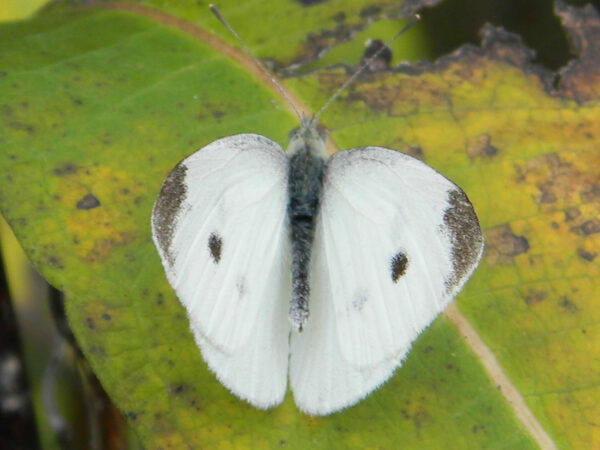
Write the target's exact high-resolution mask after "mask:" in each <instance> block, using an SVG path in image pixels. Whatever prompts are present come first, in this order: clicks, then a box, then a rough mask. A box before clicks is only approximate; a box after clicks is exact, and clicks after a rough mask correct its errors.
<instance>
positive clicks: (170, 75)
mask: <svg viewBox="0 0 600 450" xmlns="http://www.w3.org/2000/svg"><path fill="white" fill-rule="evenodd" d="M329 3H331V2H326V3H324V4H323V5H316V6H313V7H310V8H305V7H303V6H301V5H300V2H287V3H283V2H282V6H279V7H277V8H276V11H272V14H267V15H260V14H258V13H257V12H256V11H257V10H256V9H252V10H251V9H247V8H237V9H236V8H233V7H232V8H231V9H230V10H228V9H227V8H225V7H223V12H224V13H225V12H227V14H226V16H227V17H228V19H230V20H231V22H232V23H233V24H234V26H236V28H239V30H238V31H239V32H240V33H241V34H242V35H243V36H244V38H246V39H248V42H249V44H250V46H251V47H252V48H255V47H254V46H255V45H256V46H257V48H258V50H257V53H258V54H259V55H263V56H264V55H265V54H269V52H272V53H274V54H275V53H280V54H281V55H282V56H281V59H280V60H278V61H279V65H280V66H283V65H286V64H287V63H289V62H290V61H294V60H298V59H299V58H300V59H302V58H304V56H305V53H304V50H303V49H304V47H302V45H301V44H299V43H302V42H305V41H304V40H303V39H304V38H300V37H299V36H300V32H299V31H297V30H298V29H299V28H301V27H300V26H299V25H298V24H299V23H300V21H299V20H298V19H294V20H291V19H288V20H287V24H288V26H289V27H292V29H294V30H296V32H295V34H294V33H288V34H290V35H292V36H293V37H292V38H290V39H292V40H294V42H295V45H291V44H290V45H287V44H289V41H287V40H285V39H288V38H287V37H286V38H285V39H283V37H282V36H286V34H285V33H284V32H283V29H284V28H285V24H282V23H281V22H282V20H281V18H282V17H290V16H289V15H290V14H291V12H290V11H294V14H301V15H302V14H304V15H306V17H309V18H310V19H311V20H309V21H307V22H305V24H304V25H303V28H302V34H301V36H306V34H307V33H308V32H309V30H311V29H313V27H314V29H321V28H320V27H323V29H327V27H330V26H331V24H332V23H333V22H335V20H334V19H331V14H332V12H331V10H330V9H329V8H330V6H329ZM181 5H182V4H180V6H179V7H178V10H177V11H176V13H177V14H180V15H181V16H183V17H190V18H191V19H192V20H195V21H196V22H197V23H200V24H201V25H204V24H207V27H208V28H211V29H217V28H219V34H224V32H223V30H222V29H220V27H221V26H220V25H219V24H218V23H217V22H216V21H215V20H214V19H211V20H212V21H209V17H210V16H209V15H208V13H207V12H206V11H205V10H204V8H201V7H199V6H197V3H196V2H193V4H192V3H191V2H190V3H189V4H183V5H184V6H181ZM266 5H269V7H271V8H272V5H273V4H272V3H266V2H265V3H260V5H258V6H257V7H258V8H263V9H265V8H267V6H266ZM344 5H345V4H344ZM164 8H166V9H168V8H167V6H164ZM352 8H354V7H352ZM358 10H359V9H353V10H352V11H354V12H353V13H352V14H348V17H350V18H351V19H349V20H352V21H356V22H358V21H359V19H357V18H356V17H360V15H359V14H358V16H357V15H356V14H355V13H356V11H358ZM136 11H137V12H133V13H132V12H124V11H118V10H110V9H104V8H66V7H55V8H52V9H50V10H47V11H45V12H44V13H43V14H41V15H40V16H39V17H38V18H36V19H35V20H32V21H29V22H23V23H18V24H7V25H3V26H2V27H0V54H2V55H3V57H2V60H1V61H0V176H1V177H2V180H3V183H2V186H1V188H0V207H1V210H2V214H3V215H4V216H5V217H6V219H7V220H8V222H9V223H10V225H11V227H12V229H13V230H14V232H15V234H16V235H17V237H18V239H19V241H20V242H21V244H22V246H23V247H24V249H25V251H26V253H27V255H28V256H29V258H30V259H31V260H32V262H33V263H34V265H35V267H36V268H37V269H38V270H39V271H40V272H41V273H42V274H43V275H44V276H45V277H46V278H47V279H48V280H49V281H50V282H51V283H53V284H54V285H55V286H57V287H59V288H61V289H63V290H64V291H65V292H66V294H67V299H68V302H67V312H68V315H69V319H70V322H71V325H72V327H73V330H74V332H75V334H76V336H77V339H78V341H79V342H80V344H81V346H82V348H83V350H84V352H85V353H86V356H87V357H88V359H89V360H90V363H91V364H92V366H93V368H94V370H95V372H96V374H97V375H98V377H99V379H100V380H101V382H102V384H103V385H104V387H105V388H106V390H107V391H108V393H109V394H110V395H111V397H112V398H113V400H114V401H115V402H116V403H117V404H118V405H119V407H120V408H121V409H122V410H123V411H124V413H125V414H126V415H127V417H128V418H129V420H130V423H131V424H132V425H133V426H134V427H135V429H136V431H137V432H138V434H139V435H140V437H141V438H142V440H143V441H144V443H145V445H146V446H147V447H149V448H158V447H164V448H168V447H180V446H183V445H188V446H195V447H209V448H210V447H214V446H231V447H235V448H238V447H267V446H268V447H275V446H280V445H289V446H292V447H305V446H309V445H310V446H313V447H322V448H331V447H334V448H335V447H350V446H352V447H366V446H372V447H375V446H377V447H383V448H390V447H397V446H398V445H401V446H402V447H403V448H424V447H426V448H484V447H485V448H533V447H535V446H536V444H535V442H534V440H533V439H532V437H531V436H530V435H529V434H528V432H527V431H525V428H524V425H523V424H522V422H521V421H520V420H519V419H518V418H517V415H515V412H514V410H513V409H512V407H511V404H510V403H509V402H508V401H507V400H506V399H505V398H504V397H503V396H502V393H501V392H499V391H498V389H497V388H496V386H495V384H494V382H492V380H491V379H490V378H489V377H488V375H487V373H486V371H485V369H484V365H486V361H485V360H484V359H480V358H478V357H476V356H475V353H473V351H472V350H471V348H470V347H469V346H468V345H467V344H468V342H467V341H465V340H463V339H462V337H461V333H459V332H458V331H457V329H456V328H455V325H454V324H453V323H451V322H450V321H449V320H448V319H447V318H446V317H441V318H440V319H438V320H437V321H436V322H434V324H433V325H432V326H431V327H430V328H429V329H428V330H427V331H425V332H424V333H423V335H422V336H421V337H420V338H419V339H418V341H417V342H416V344H415V346H414V348H413V349H412V351H411V352H410V354H409V356H408V359H407V360H406V361H405V363H404V364H403V366H402V367H401V368H400V369H399V370H397V371H396V373H395V375H394V377H393V378H392V379H391V380H390V381H389V382H388V383H387V384H386V385H384V386H383V387H382V388H381V389H379V390H378V391H376V392H375V393H374V394H372V395H371V396H369V397H368V398H367V399H365V400H364V401H363V402H361V403H360V404H358V405H357V406H355V407H353V408H350V409H348V410H346V411H343V412H341V413H338V414H333V415H331V416H328V417H322V418H311V417H308V416H305V415H303V414H301V413H300V412H299V411H298V410H297V409H296V407H295V406H294V403H293V400H292V398H291V395H290V394H288V396H287V398H286V401H285V402H284V404H283V405H282V406H280V407H278V408H275V409H272V410H269V411H259V410H256V409H254V408H252V407H251V406H249V405H247V404H245V403H244V402H242V401H240V400H238V399H237V398H235V397H234V396H232V395H231V394H230V393H229V392H228V391H227V390H226V389H225V388H224V387H223V386H221V385H220V384H219V383H218V381H217V380H216V379H215V377H214V375H213V374H212V373H211V372H210V371H209V370H208V369H207V367H206V365H205V363H204V362H203V360H202V358H201V355H200V353H199V351H198V349H197V348H196V346H195V344H194V342H193V338H192V335H191V333H190V331H189V328H188V321H187V318H186V316H185V311H184V309H183V308H182V307H181V305H180V304H179V302H178V301H177V299H176V298H175V296H174V294H173V292H172V290H171V288H170V287H169V285H168V284H167V282H166V279H165V276H164V273H163V271H162V267H161V265H160V261H159V258H158V255H157V253H156V250H155V249H154V246H153V244H152V242H151V236H150V214H151V210H152V205H153V203H154V201H155V199H156V196H157V194H158V191H159V189H160V186H161V184H162V181H163V180H164V178H165V176H166V175H167V174H168V172H169V171H170V170H171V169H172V168H173V167H174V165H175V164H176V163H177V162H178V161H179V160H180V159H181V158H183V157H185V156H187V155H189V154H191V153H192V152H193V151H195V150H196V149H198V148H200V147H202V146H203V145H205V144H207V143H209V142H210V141H212V140H214V139H216V138H218V137H221V136H226V135H231V134H234V133H239V132H255V133H259V134H263V135H266V136H268V137H270V138H272V139H274V140H276V141H278V142H280V143H281V144H282V145H284V146H285V145H286V142H285V141H286V136H287V133H288V132H289V130H290V129H292V128H294V127H295V126H296V123H297V120H296V119H295V118H294V117H293V116H292V115H290V113H288V112H287V107H286V106H285V105H284V104H282V102H281V101H280V100H279V99H278V98H277V97H275V96H274V94H273V89H272V87H271V86H270V85H269V84H268V83H266V82H264V81H263V80H262V79H257V78H256V76H255V75H254V73H255V72H254V71H255V69H254V67H251V65H250V64H246V63H244V62H242V63H240V62H237V61H234V60H232V59H230V58H229V57H227V56H225V54H224V51H225V49H226V47H223V46H222V44H220V43H219V42H214V41H209V40H208V37H207V36H206V35H202V34H198V33H196V34H191V33H190V32H186V30H187V31H190V30H189V29H186V28H185V27H184V26H183V25H182V24H181V22H177V21H176V20H171V21H169V22H168V24H165V23H163V22H165V20H164V19H165V18H164V16H157V15H154V14H150V13H149V12H147V11H144V10H136ZM589 14H591V13H589ZM259 17H266V19H265V25H264V26H257V22H258V19H256V18H259ZM294 17H296V16H294ZM324 17H325V19H324ZM590 17H591V16H590ZM260 20H262V19H260ZM332 20H333V22H332ZM365 20H366V19H365ZM353 23H354V22H353ZM571 23H573V22H571ZM209 24H210V25H209ZM253 33H255V34H253ZM282 33H283V34H282ZM487 36H488V44H489V45H488V46H487V47H485V50H481V49H474V48H472V47H467V48H465V49H463V50H461V51H460V52H457V53H456V54H455V55H453V56H452V57H450V58H446V59H444V60H442V61H440V62H438V63H436V64H435V65H421V66H419V67H417V69H414V70H411V71H402V70H398V71H387V72H381V73H377V74H365V76H364V77H361V79H360V80H359V81H357V83H355V84H354V85H353V86H352V87H351V88H350V89H349V90H348V91H347V92H346V93H344V94H343V95H342V98H341V99H340V100H339V101H338V102H337V103H334V104H333V105H332V107H331V109H330V110H329V111H328V112H327V113H326V114H325V116H324V118H323V122H324V124H325V125H327V126H328V127H329V128H330V129H331V130H333V133H332V138H333V140H334V141H335V142H336V143H337V144H338V145H340V147H344V148H346V147H355V146H360V145H365V144H371V145H375V144H376V145H383V146H389V147H391V148H397V149H399V150H401V151H405V152H407V153H412V154H414V155H416V156H418V157H421V158H423V159H424V160H425V161H426V162H428V163H429V164H430V165H432V166H433V167H435V168H436V169H438V170H439V171H440V172H442V173H444V174H445V175H447V176H448V177H449V178H451V179H452V180H453V181H455V182H457V183H458V184H459V185H460V186H461V187H463V189H464V190H465V191H466V192H467V194H468V195H469V196H470V198H471V199H472V201H473V203H474V205H475V207H476V210H477V211H478V213H479V216H480V219H481V222H482V225H483V227H484V228H485V230H486V237H487V242H488V250H487V254H486V257H485V260H484V262H483V263H482V267H481V268H480V269H479V270H478V271H477V272H476V274H475V276H474V277H473V279H472V280H471V281H470V282H469V284H468V286H467V288H466V289H465V291H464V292H463V293H462V294H461V296H460V297H459V300H458V302H459V307H460V309H461V310H462V311H463V312H464V313H465V315H466V316H467V318H468V319H469V321H470V322H471V324H472V325H473V326H474V327H475V329H476V330H477V331H478V332H479V333H480V334H481V335H482V336H483V338H484V340H485V342H486V343H487V344H488V345H489V347H490V348H491V349H492V351H493V353H494V355H495V356H496V358H497V359H498V360H499V361H500V363H501V365H502V367H503V368H504V370H505V371H506V373H507V374H508V375H509V377H510V378H511V379H512V381H513V382H514V383H515V384H516V386H517V388H518V389H519V390H520V391H521V393H522V395H523V396H524V397H525V399H526V401H527V404H528V405H529V407H530V408H531V409H532V410H533V412H534V414H535V415H536V416H537V418H538V420H540V422H541V423H542V424H543V426H544V427H545V428H546V430H547V431H548V432H549V434H550V435H551V436H552V437H553V438H554V439H555V440H556V442H558V443H559V444H560V445H561V446H563V447H565V448H568V447H570V446H572V447H574V448H582V447H583V448H586V447H587V448H591V447H594V444H595V443H596V444H597V442H598V439H599V438H598V433H597V432H595V433H594V428H593V427H592V426H591V425H589V423H590V421H593V420H594V418H595V417H597V414H596V413H597V412H598V411H597V409H598V406H597V405H598V404H600V402H598V401H596V400H598V399H599V397H600V394H598V392H597V389H596V388H595V384H597V383H596V382H595V381H594V380H597V376H598V372H599V370H598V367H596V366H593V367H590V364H594V363H590V361H598V360H600V358H598V356H599V353H600V348H599V346H598V345H597V342H598V340H597V339H595V338H594V336H595V334H597V326H596V325H594V324H595V323H597V322H598V317H597V314H598V313H597V305H596V303H597V302H594V297H595V296H596V297H597V292H598V291H599V289H598V281H597V280H598V276H597V275H598V268H597V264H596V265H594V264H593V260H594V258H595V255H596V254H597V252H598V248H599V246H600V243H599V242H598V236H599V235H600V233H598V231H600V227H598V226H597V225H596V224H597V223H600V222H598V215H599V211H598V199H597V192H598V167H599V164H598V163H599V161H598V153H597V152H595V151H593V148H594V147H593V143H594V142H595V141H597V139H598V137H599V135H600V131H599V129H598V124H597V120H596V119H595V118H596V117H598V113H599V111H598V103H597V94H595V92H598V90H597V86H598V81H596V80H598V78H594V77H593V76H592V75H593V73H594V72H593V71H592V72H591V73H592V75H590V72H589V71H590V70H591V69H589V68H588V69H587V70H588V72H585V73H583V74H581V73H579V72H577V71H575V70H574V71H572V72H570V73H566V74H565V75H564V80H563V82H564V86H565V88H564V90H563V91H560V93H559V92H554V91H552V90H551V89H550V88H549V87H548V85H545V84H544V80H545V78H544V77H545V76H547V75H548V74H545V73H541V71H540V70H539V68H535V67H534V66H532V65H531V64H530V63H529V61H528V60H527V57H526V56H524V52H523V49H522V47H520V46H518V45H516V44H515V45H513V46H510V45H508V44H505V43H504V42H505V41H503V40H502V39H501V38H502V35H501V33H499V32H498V33H493V32H492V31H491V30H489V33H488V35H487ZM228 39H229V38H228ZM282 39H283V40H282ZM261 40H262V42H261ZM207 42H211V44H210V45H209V44H208V43H207ZM282 43H285V44H286V45H282ZM261 44H262V45H261ZM595 45H596V46H597V45H598V43H595ZM596 48H597V47H596ZM347 76H348V75H347V71H346V70H345V69H344V68H341V67H339V68H334V69H323V70H319V71H318V72H314V73H312V74H309V75H305V76H302V77H295V78H290V79H288V80H286V82H285V84H286V86H288V87H289V88H290V89H291V90H292V91H293V92H294V93H295V94H296V96H297V97H299V98H301V99H302V100H303V101H304V102H306V103H307V104H309V105H310V108H311V109H312V110H315V109H317V108H318V107H320V106H321V105H322V104H323V103H324V101H325V99H326V98H327V97H328V96H329V95H330V94H331V92H332V91H333V90H335V88H337V87H338V86H340V85H341V84H342V82H343V81H344V80H345V79H346V78H347ZM577 76H579V77H580V78H585V79H586V80H587V82H586V83H585V86H596V88H595V89H596V90H595V91H594V88H592V87H589V88H587V90H586V91H584V92H581V91H580V90H578V87H579V86H582V85H583V83H582V82H581V80H580V79H578V78H577ZM569 83H572V84H569ZM573 86H574V87H573ZM567 88H568V89H567ZM575 94H576V95H575ZM575 97H576V99H575ZM595 293H596V294H595ZM573 305H574V306H573ZM590 427H592V428H590ZM400 443H401V444H400Z"/></svg>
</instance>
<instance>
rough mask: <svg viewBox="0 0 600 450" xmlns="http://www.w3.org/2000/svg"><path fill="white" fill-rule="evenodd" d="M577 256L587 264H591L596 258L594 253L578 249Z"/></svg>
mask: <svg viewBox="0 0 600 450" xmlns="http://www.w3.org/2000/svg"><path fill="white" fill-rule="evenodd" d="M577 254H578V255H579V257H580V258H581V259H584V260H586V261H589V262H592V261H593V260H594V259H596V256H598V254H597V253H596V252H589V251H587V250H586V249H584V248H578V249H577Z"/></svg>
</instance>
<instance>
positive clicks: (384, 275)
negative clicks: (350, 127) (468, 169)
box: [292, 147, 483, 373]
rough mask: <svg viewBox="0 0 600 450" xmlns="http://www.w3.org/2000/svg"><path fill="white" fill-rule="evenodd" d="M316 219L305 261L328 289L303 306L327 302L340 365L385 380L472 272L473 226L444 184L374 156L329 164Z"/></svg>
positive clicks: (315, 289) (389, 155)
mask: <svg viewBox="0 0 600 450" xmlns="http://www.w3.org/2000/svg"><path fill="white" fill-rule="evenodd" d="M319 214H320V216H319V226H318V228H317V236H316V237H315V248H314V254H315V256H314V258H315V261H317V260H318V259H319V258H322V259H323V260H325V261H326V271H327V274H328V277H329V280H328V282H327V283H320V284H316V283H315V285H314V286H311V287H312V289H311V297H312V298H313V299H314V301H317V298H325V299H327V301H330V302H332V305H333V317H334V320H335V328H336V330H337V338H338V341H339V349H340V351H341V354H342V356H343V358H344V360H345V361H347V362H348V363H350V364H352V365H353V366H355V367H357V368H362V369H369V368H374V367H379V366H381V365H382V364H383V365H386V364H387V366H388V367H390V369H389V370H390V373H391V370H393V366H395V364H394V363H393V362H394V361H399V359H400V358H401V357H402V356H403V355H404V354H405V353H406V352H407V351H408V349H409V348H410V345H411V343H412V342H413V341H414V339H415V338H416V337H417V335H418V334H419V333H420V332H421V331H422V330H423V329H424V328H425V327H427V326H428V325H429V324H430V323H431V322H432V321H433V319H434V318H435V317H436V316H437V315H438V314H439V313H440V312H441V311H443V309H444V308H445V307H446V306H447V305H448V303H449V302H450V301H451V300H452V298H453V296H454V295H455V294H456V292H457V291H458V290H459V289H460V287H462V285H463V284H464V282H465V281H466V279H467V278H468V277H469V276H470V274H471V273H472V271H473V270H474V268H475V267H476V266H477V263H478V261H479V259H480V257H481V253H482V250H483V238H482V235H481V230H480V228H479V224H478V222H477V217H476V216H475V213H474V212H473V209H472V207H471V204H470V203H469V201H468V199H467V198H466V196H465V195H464V193H463V192H462V191H461V190H460V188H458V187H457V186H456V185H454V184H453V183H452V182H450V181H449V180H447V179H446V178H444V177H443V176H442V175H440V174H439V173H438V172H436V171H435V170H433V169H432V168H430V167H429V166H427V165H425V164H423V163H422V162H420V161H418V160H416V159H414V158H412V157H410V156H408V155H404V154H402V153H399V152H396V151H393V150H389V149H385V148H380V147H366V148H358V149H354V150H350V151H346V152H340V153H338V154H336V155H334V156H333V157H332V159H331V161H330V162H329V165H328V169H327V171H326V173H325V177H324V183H323V196H322V200H321V210H320V213H319ZM320 252H322V253H323V255H320V254H319V253H320ZM315 270H318V269H317V268H316V267H315ZM293 357H294V355H292V358H293ZM314 369H315V370H318V367H315V368H314Z"/></svg>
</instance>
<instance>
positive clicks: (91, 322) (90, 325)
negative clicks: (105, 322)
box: [85, 317, 96, 330]
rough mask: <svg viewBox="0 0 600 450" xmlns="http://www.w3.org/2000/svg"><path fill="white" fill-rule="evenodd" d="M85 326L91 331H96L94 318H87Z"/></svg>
mask: <svg viewBox="0 0 600 450" xmlns="http://www.w3.org/2000/svg"><path fill="white" fill-rule="evenodd" d="M85 324H86V326H87V327H88V328H89V329H90V330H95V329H96V322H94V319H93V318H92V317H86V318H85Z"/></svg>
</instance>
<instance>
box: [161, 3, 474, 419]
mask: <svg viewBox="0 0 600 450" xmlns="http://www.w3.org/2000/svg"><path fill="white" fill-rule="evenodd" d="M212 8H214V7H212ZM213 12H215V14H216V15H217V17H219V18H220V20H221V21H222V22H224V23H225V25H226V26H227V27H228V28H229V29H230V30H231V27H230V26H229V25H227V23H226V22H225V21H224V20H223V19H222V17H220V15H219V14H218V12H217V11H216V9H213ZM231 31H232V32H233V33H234V34H235V35H236V37H237V34H236V33H235V32H234V31H233V30H231ZM399 34H400V33H399ZM240 41H241V40H240ZM242 45H244V46H245V44H243V42H242ZM383 48H385V47H383ZM246 49H247V47H246ZM247 51H248V52H249V50H247ZM249 53H250V54H251V52H249ZM376 56H377V55H374V56H373V57H376ZM257 63H258V64H259V65H260V66H261V67H262V65H261V64H260V62H259V61H258V60H257ZM368 63H369V62H367V63H365V66H366V65H367V64H368ZM363 67H364V66H363ZM263 69H264V68H263ZM264 70H265V71H266V69H264ZM267 73H268V72H267ZM353 79H354V76H353V77H352V78H351V79H350V80H348V82H347V83H345V84H344V86H343V87H342V88H340V90H339V91H338V92H337V93H336V94H335V95H334V96H333V97H332V98H331V99H330V101H329V102H328V103H327V104H326V105H325V106H324V107H323V109H325V108H326V107H327V105H328V104H329V103H330V102H331V101H332V100H333V99H334V98H335V97H336V96H337V95H338V94H339V92H341V90H342V89H343V88H345V86H347V84H349V82H351V81H352V80H353ZM273 81H274V83H275V84H276V85H277V86H279V85H278V84H277V82H276V80H273ZM323 109H322V110H321V111H320V112H319V113H318V114H317V115H316V116H315V117H314V118H312V119H306V118H302V119H301V125H300V127H299V128H298V129H296V130H294V131H293V132H292V133H291V138H290V144H289V147H288V150H287V152H285V151H284V150H283V149H282V148H281V147H280V146H279V144H277V143H275V142H273V141H272V140H270V139H268V138H266V137H264V136H260V135H257V134H238V135H235V136H228V137H224V138H222V139H218V140H216V141H214V142H212V143H210V144H208V145H207V146H205V147H203V148H202V149H200V150H198V151H197V152H196V153H194V154H192V155H191V156H189V157H187V158H186V159H184V160H183V161H181V162H180V163H179V164H177V166H176V167H175V168H174V169H173V171H172V172H171V173H170V174H169V175H168V177H167V178H166V180H165V181H164V184H163V186H162V189H161V191H160V194H159V196H158V199H157V201H156V203H155V205H154V209H153V212H152V237H153V240H154V243H155V245H156V247H157V249H158V253H159V255H160V258H161V260H162V263H163V266H164V268H165V271H166V275H167V278H168V280H169V282H170V284H171V286H173V288H174V289H175V291H176V293H177V296H178V298H179V299H180V301H181V303H182V304H183V305H184V306H185V308H186V310H187V313H188V317H189V320H190V326H191V330H192V332H193V334H194V337H195V340H196V343H197V345H198V346H199V347H200V350H201V352H202V355H203V357H204V359H205V361H206V362H207V364H208V366H209V367H210V369H211V370H212V371H213V372H214V373H215V374H216V376H217V378H218V379H219V381H220V382H221V383H222V384H223V385H225V386H226V387H227V388H228V389H229V390H230V391H231V392H233V393H234V394H235V395H237V396H238V397H240V398H242V399H244V400H246V401H248V402H249V403H251V404H252V405H254V406H256V407H257V408H270V407H272V406H275V405H277V404H279V403H281V402H282V401H283V398H284V395H285V392H286V386H287V380H288V374H289V379H290V385H291V390H292V392H293V395H294V399H295V402H296V404H297V405H298V407H299V408H300V409H301V410H302V411H303V412H305V413H308V414H312V415H326V414H330V413H332V412H335V411H337V410H340V409H342V408H345V407H348V406H350V405H353V404H355V403H357V402H358V401H360V400H361V399H362V398H364V397H365V396H366V395H368V394H369V393H370V392H372V391H373V390H374V389H376V388H377V387H378V386H380V385H381V384H382V383H384V382H385V381H386V380H387V379H388V378H389V377H390V376H391V375H392V373H393V372H394V370H395V369H396V368H397V367H398V366H400V364H401V362H402V360H403V359H404V357H405V356H406V355H407V353H408V351H409V349H410V346H411V344H412V342H413V341H414V340H415V339H416V337H417V336H418V335H419V333H420V332H421V331H423V330H424V329H425V328H426V327H427V326H428V325H429V324H430V323H431V322H432V321H433V320H434V318H435V317H436V316H437V315H438V314H439V313H440V312H441V311H443V310H444V308H445V307H446V306H447V305H448V303H449V302H450V301H451V300H452V298H453V297H454V296H455V295H456V294H457V292H458V291H459V290H460V289H461V287H462V286H463V284H464V283H465V282H466V281H467V279H468V278H469V276H470V275H471V273H472V272H473V271H474V269H475V267H476V266H477V264H478V262H479V259H480V258H481V255H482V252H483V236H482V234H481V230H480V227H479V223H478V220H477V216H476V214H475V212H474V210H473V207H472V206H471V203H470V202H469V200H468V199H467V196H466V195H465V194H464V192H463V191H462V190H461V189H460V188H459V187H458V186H456V185H455V184H453V183H452V182H451V181H449V180H447V179H446V178H444V177H443V176H442V175H440V174H439V173H438V172H436V171H435V170H434V169H432V168H430V167H429V166H427V165H426V164H424V163H422V162H421V161H419V160H417V159H414V158H412V157H410V156H408V155H404V154H402V153H399V152H396V151H394V150H390V149H387V148H382V147H361V148H355V149H352V150H348V151H344V152H338V153H336V154H334V155H333V156H331V157H329V156H327V154H326V152H325V140H324V137H323V135H322V134H321V133H320V131H319V130H318V129H317V127H316V120H317V118H318V117H319V115H320V114H321V112H322V111H323Z"/></svg>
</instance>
